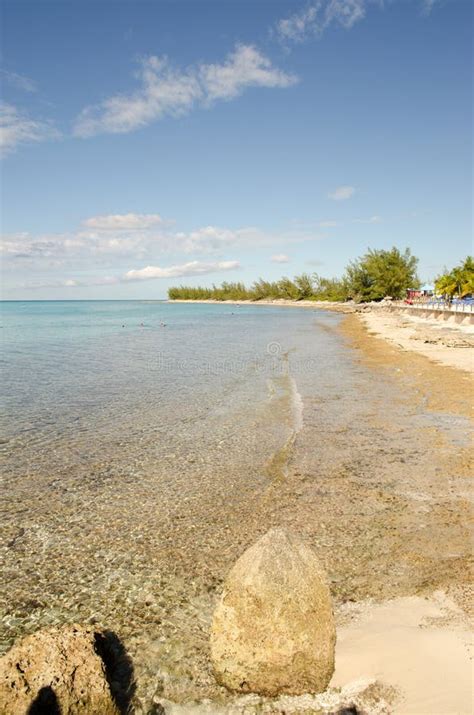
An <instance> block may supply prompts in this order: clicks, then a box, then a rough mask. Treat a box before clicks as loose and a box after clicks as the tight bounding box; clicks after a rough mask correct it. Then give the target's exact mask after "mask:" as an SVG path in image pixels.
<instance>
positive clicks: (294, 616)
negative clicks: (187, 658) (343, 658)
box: [211, 529, 336, 696]
mask: <svg viewBox="0 0 474 715" xmlns="http://www.w3.org/2000/svg"><path fill="white" fill-rule="evenodd" d="M335 643H336V630H335V626H334V616H333V612H332V605H331V595H330V593H329V588H328V585H327V582H326V576H325V573H324V571H323V569H322V568H321V566H320V564H319V561H318V559H317V558H316V556H315V554H314V553H313V551H312V550H311V549H310V548H309V547H308V546H307V545H306V544H305V543H304V542H303V541H301V539H300V538H298V537H297V536H296V535H294V534H292V533H290V532H288V531H286V530H284V529H271V530H270V531H268V532H267V533H266V534H265V536H263V537H262V538H261V539H260V540H259V541H257V543H256V544H254V545H253V546H251V547H250V548H249V549H248V550H247V551H246V552H245V553H244V554H243V555H242V556H241V557H240V559H239V560H238V561H237V563H236V564H235V566H234V567H233V568H232V570H231V571H230V573H229V575H228V577H227V579H226V581H225V584H224V591H223V594H222V597H221V600H220V602H219V603H218V605H217V608H216V610H215V613H214V619H213V624H212V632H211V659H212V665H213V668H214V673H215V675H216V678H217V680H218V682H219V683H220V684H221V685H225V686H226V687H227V688H229V689H231V690H236V691H241V692H255V693H261V694H263V695H271V696H274V695H278V694H279V693H288V694H292V695H301V694H303V693H319V692H322V691H324V690H325V689H326V687H327V686H328V684H329V681H330V679H331V676H332V674H333V671H334V649H335Z"/></svg>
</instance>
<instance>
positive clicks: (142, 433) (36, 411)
mask: <svg viewBox="0 0 474 715" xmlns="http://www.w3.org/2000/svg"><path fill="white" fill-rule="evenodd" d="M262 311H264V315H262ZM319 319H320V320H321V317H320V318H319ZM323 320H326V321H327V322H328V323H329V324H335V323H336V322H337V318H336V317H333V316H327V317H325V318H324V319H323ZM163 323H165V325H162V324H163ZM321 336H322V338H324V332H323V331H321ZM1 340H2V363H1V368H2V380H3V385H4V388H3V396H2V408H3V409H2V421H1V423H0V428H1V438H2V450H3V453H4V455H5V456H6V458H7V468H8V470H9V471H11V472H14V473H18V474H20V473H21V471H22V469H25V468H27V469H28V470H30V469H31V468H36V467H37V466H38V462H40V463H41V464H42V465H43V466H46V465H48V463H49V466H50V468H52V469H58V468H61V464H62V466H66V465H67V464H69V463H70V461H71V459H74V454H76V456H80V457H81V458H82V459H84V458H86V456H87V455H89V456H90V457H91V458H92V457H97V456H98V455H100V456H102V457H103V456H104V453H106V452H107V451H108V450H114V452H115V453H116V452H117V447H118V444H117V443H119V442H122V441H123V440H126V449H127V451H128V455H129V456H130V451H132V452H133V450H134V448H135V447H136V446H137V440H138V441H143V440H144V439H146V438H147V437H150V436H153V435H154V436H155V437H157V436H158V435H159V439H160V442H161V444H162V450H163V453H166V450H167V448H168V446H171V445H173V449H176V448H179V447H182V448H183V449H189V444H188V442H189V434H188V433H189V432H190V425H191V424H193V425H194V430H192V431H193V432H194V438H195V439H199V433H201V437H204V436H205V434H206V432H207V431H208V429H209V427H211V426H213V423H214V422H215V421H216V420H220V419H223V420H225V419H229V418H230V417H231V416H232V419H233V420H234V421H235V431H236V433H237V432H238V424H239V420H244V421H245V419H246V418H248V413H249V412H251V413H252V415H253V416H255V414H258V413H259V410H260V411H261V410H263V412H264V411H265V407H268V406H269V405H270V403H272V412H273V409H274V408H275V405H276V403H277V402H278V399H277V398H279V397H286V398H287V404H281V405H280V407H281V409H282V410H283V412H285V410H286V413H285V414H283V413H282V414H281V415H280V417H281V425H280V427H281V429H282V430H283V429H287V428H288V427H290V428H291V423H292V422H293V423H294V425H295V426H301V425H300V422H301V414H300V413H301V408H300V404H301V398H300V396H299V395H298V384H297V383H298V373H301V372H308V371H312V370H313V369H315V368H316V367H319V368H321V367H324V366H323V365H321V357H322V356H321V355H318V350H317V345H318V341H317V337H316V335H315V326H314V315H313V314H311V313H307V312H305V311H298V315H295V314H294V312H293V311H291V312H290V311H289V310H288V309H278V308H262V307H252V306H242V307H236V306H230V305H223V306H220V305H217V306H216V305H182V304H167V303H161V302H132V301H124V302H121V301H117V302H116V301H111V302H82V301H81V302H34V303H31V302H30V303H27V302H25V303H19V302H14V303H3V304H2V329H1ZM291 376H293V377H292V381H291V382H290V380H289V379H288V378H290V377H291ZM283 402H284V400H283ZM290 403H291V404H290ZM277 411H278V410H277ZM274 416H275V414H273V417H274ZM261 417H262V424H261V425H260V426H261V427H262V428H263V427H264V426H265V417H264V415H263V413H262V415H261ZM271 422H273V423H274V422H275V420H274V419H272V420H271ZM196 425H197V429H196ZM183 427H185V429H184V432H186V434H185V435H184V441H185V442H186V443H187V444H186V445H184V444H177V440H178V442H179V437H178V435H179V433H180V431H182V428H183ZM275 429H276V431H277V432H278V428H275V426H274V425H273V427H272V430H270V431H271V433H272V434H273V435H274V432H275ZM267 437H268V439H269V440H270V441H272V440H271V435H270V434H269V435H268V436H267ZM278 437H279V438H282V437H283V434H280V435H278ZM205 441H206V440H205ZM263 442H265V439H263ZM155 447H156V444H155ZM71 449H72V452H73V453H72V454H71ZM193 449H195V450H199V445H198V444H197V443H196V444H194V445H193ZM39 450H41V452H40V453H39V452H38V451H39ZM48 450H49V451H48ZM78 452H79V453H78ZM9 458H12V459H13V462H11V461H10V460H9Z"/></svg>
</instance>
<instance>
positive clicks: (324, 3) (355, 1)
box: [275, 0, 439, 45]
mask: <svg viewBox="0 0 474 715" xmlns="http://www.w3.org/2000/svg"><path fill="white" fill-rule="evenodd" d="M418 2H419V5H420V6H421V9H422V12H423V14H424V15H429V14H430V13H431V11H432V9H433V7H434V5H435V4H436V3H438V2H439V0H418ZM372 5H375V6H377V7H379V8H380V9H384V7H385V3H384V0H313V1H312V2H310V3H309V4H307V5H306V6H304V7H302V9H301V10H299V11H297V12H295V13H293V14H292V15H290V16H289V17H287V18H284V19H282V20H279V21H278V22H277V24H276V28H275V31H276V35H277V37H278V39H279V40H280V41H281V42H282V43H284V44H285V45H288V44H289V43H291V42H294V43H301V42H304V41H306V40H309V39H311V38H313V37H321V36H322V35H323V33H324V32H325V31H326V30H327V29H328V28H329V27H331V26H332V25H336V26H337V25H339V26H341V27H343V28H344V29H346V30H350V29H351V28H352V27H353V26H354V25H355V24H356V23H358V22H360V21H361V20H363V19H364V17H365V16H366V14H367V12H368V10H369V8H370V7H371V6H372Z"/></svg>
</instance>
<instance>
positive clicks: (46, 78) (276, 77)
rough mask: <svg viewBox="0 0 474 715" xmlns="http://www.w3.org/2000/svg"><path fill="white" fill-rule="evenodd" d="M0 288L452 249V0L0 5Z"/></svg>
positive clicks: (460, 250) (467, 101)
mask: <svg viewBox="0 0 474 715" xmlns="http://www.w3.org/2000/svg"><path fill="white" fill-rule="evenodd" d="M2 20H3V53H2V67H3V70H2V120H1V123H2V128H1V131H2V146H3V151H2V159H1V172H2V216H3V218H2V234H3V235H2V271H3V281H2V282H3V297H4V298H6V299H46V298H52V299H57V298H66V299H68V298H70V299H80V298H85V299H87V298H163V297H165V296H166V291H167V288H168V287H169V286H170V285H174V284H179V283H186V284H191V285H197V284H204V285H209V284H212V283H218V282H221V281H222V280H243V281H245V282H249V283H250V282H252V281H253V280H255V279H257V278H258V277H259V276H263V277H265V278H267V277H268V278H271V279H275V278H278V277H280V276H282V275H289V276H292V275H295V274H297V273H301V272H303V271H307V272H313V271H316V272H318V273H320V274H322V275H325V276H334V275H340V274H341V273H342V272H343V270H344V267H345V265H346V264H347V263H348V261H349V260H351V259H353V258H355V257H356V256H358V255H361V254H362V253H364V252H365V251H366V249H367V248H368V247H369V246H370V247H374V248H389V247H391V246H392V245H397V246H399V247H400V248H404V247H405V246H409V247H410V248H411V249H412V251H413V253H414V254H415V255H417V256H419V258H420V271H419V272H420V277H421V278H422V279H423V280H430V279H432V278H433V277H434V276H435V275H436V274H437V273H438V272H439V271H441V270H442V268H443V266H444V265H447V266H451V265H453V264H454V263H456V262H458V261H459V260H460V259H461V258H463V257H464V256H465V255H466V254H467V253H468V252H470V251H471V250H472V249H471V224H472V221H471V201H472V178H471V147H472V141H471V121H472V109H471V102H472V95H471V51H472V47H471V29H472V6H471V2H470V1H468V0H429V1H428V0H385V2H379V0H310V1H309V2H307V3H305V2H298V1H297V0H294V1H292V2H279V1H276V0H273V1H272V2H269V1H268V0H256V1H255V2H241V1H239V2H234V1H231V0H219V1H217V0H216V1H215V2H204V1H202V0H193V2H184V1H182V0H167V1H161V0H155V1H151V0H149V1H148V2H142V1H141V0H134V1H127V0H115V1H113V0H96V1H95V2H92V1H88V0H81V1H80V2H76V1H75V0H62V1H61V2H60V1H57V2H48V1H46V0H42V1H41V2H38V1H37V0H36V2H28V1H25V0H23V1H21V2H17V1H15V2H10V1H9V0H4V2H3V18H2Z"/></svg>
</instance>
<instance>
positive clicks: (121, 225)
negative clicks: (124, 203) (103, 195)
mask: <svg viewBox="0 0 474 715" xmlns="http://www.w3.org/2000/svg"><path fill="white" fill-rule="evenodd" d="M161 223H163V219H162V218H161V216H160V215H159V214H134V213H128V214H109V215H106V216H92V217H91V218H88V219H86V220H85V221H83V222H82V225H83V226H86V227H87V228H92V229H97V230H99V231H130V230H140V229H148V228H151V227H152V226H156V225H158V224H161Z"/></svg>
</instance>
